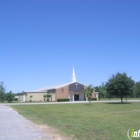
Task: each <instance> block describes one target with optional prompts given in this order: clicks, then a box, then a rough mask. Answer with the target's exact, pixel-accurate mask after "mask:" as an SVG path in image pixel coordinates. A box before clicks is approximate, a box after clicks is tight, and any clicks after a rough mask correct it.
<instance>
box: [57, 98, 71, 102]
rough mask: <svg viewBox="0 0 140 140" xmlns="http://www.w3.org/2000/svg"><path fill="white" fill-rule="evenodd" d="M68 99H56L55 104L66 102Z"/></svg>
mask: <svg viewBox="0 0 140 140" xmlns="http://www.w3.org/2000/svg"><path fill="white" fill-rule="evenodd" d="M68 101H70V99H68V98H65V99H57V102H68Z"/></svg>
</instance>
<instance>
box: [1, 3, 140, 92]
mask: <svg viewBox="0 0 140 140" xmlns="http://www.w3.org/2000/svg"><path fill="white" fill-rule="evenodd" d="M0 60H1V67H0V81H3V82H4V83H5V85H6V91H10V90H12V91H13V92H21V91H32V90H35V89H38V88H43V87H46V86H51V85H57V84H63V83H66V82H70V81H71V75H72V66H73V65H74V66H75V71H76V76H77V80H78V81H79V82H81V83H83V84H86V85H89V84H93V85H94V86H97V85H100V84H101V82H106V81H107V80H108V78H109V77H111V75H112V74H115V73H117V72H126V73H127V74H128V76H132V78H133V79H134V80H135V81H140V65H139V61H140V1H139V0H96V1H95V0H20V1H19V0H12V1H11V0H6V1H2V0H1V1H0Z"/></svg>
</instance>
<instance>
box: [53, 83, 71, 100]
mask: <svg viewBox="0 0 140 140" xmlns="http://www.w3.org/2000/svg"><path fill="white" fill-rule="evenodd" d="M64 98H69V86H65V87H62V88H59V89H56V101H57V99H64Z"/></svg>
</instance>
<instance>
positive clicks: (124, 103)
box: [105, 102, 132, 105]
mask: <svg viewBox="0 0 140 140" xmlns="http://www.w3.org/2000/svg"><path fill="white" fill-rule="evenodd" d="M105 104H118V105H120V104H121V105H126V104H132V103H130V102H123V103H121V102H109V103H105Z"/></svg>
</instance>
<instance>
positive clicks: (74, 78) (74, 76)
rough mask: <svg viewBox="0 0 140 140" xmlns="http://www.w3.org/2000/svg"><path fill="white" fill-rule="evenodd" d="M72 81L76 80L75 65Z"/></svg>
mask: <svg viewBox="0 0 140 140" xmlns="http://www.w3.org/2000/svg"><path fill="white" fill-rule="evenodd" d="M72 82H76V75H75V71H74V66H73V71H72Z"/></svg>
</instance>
